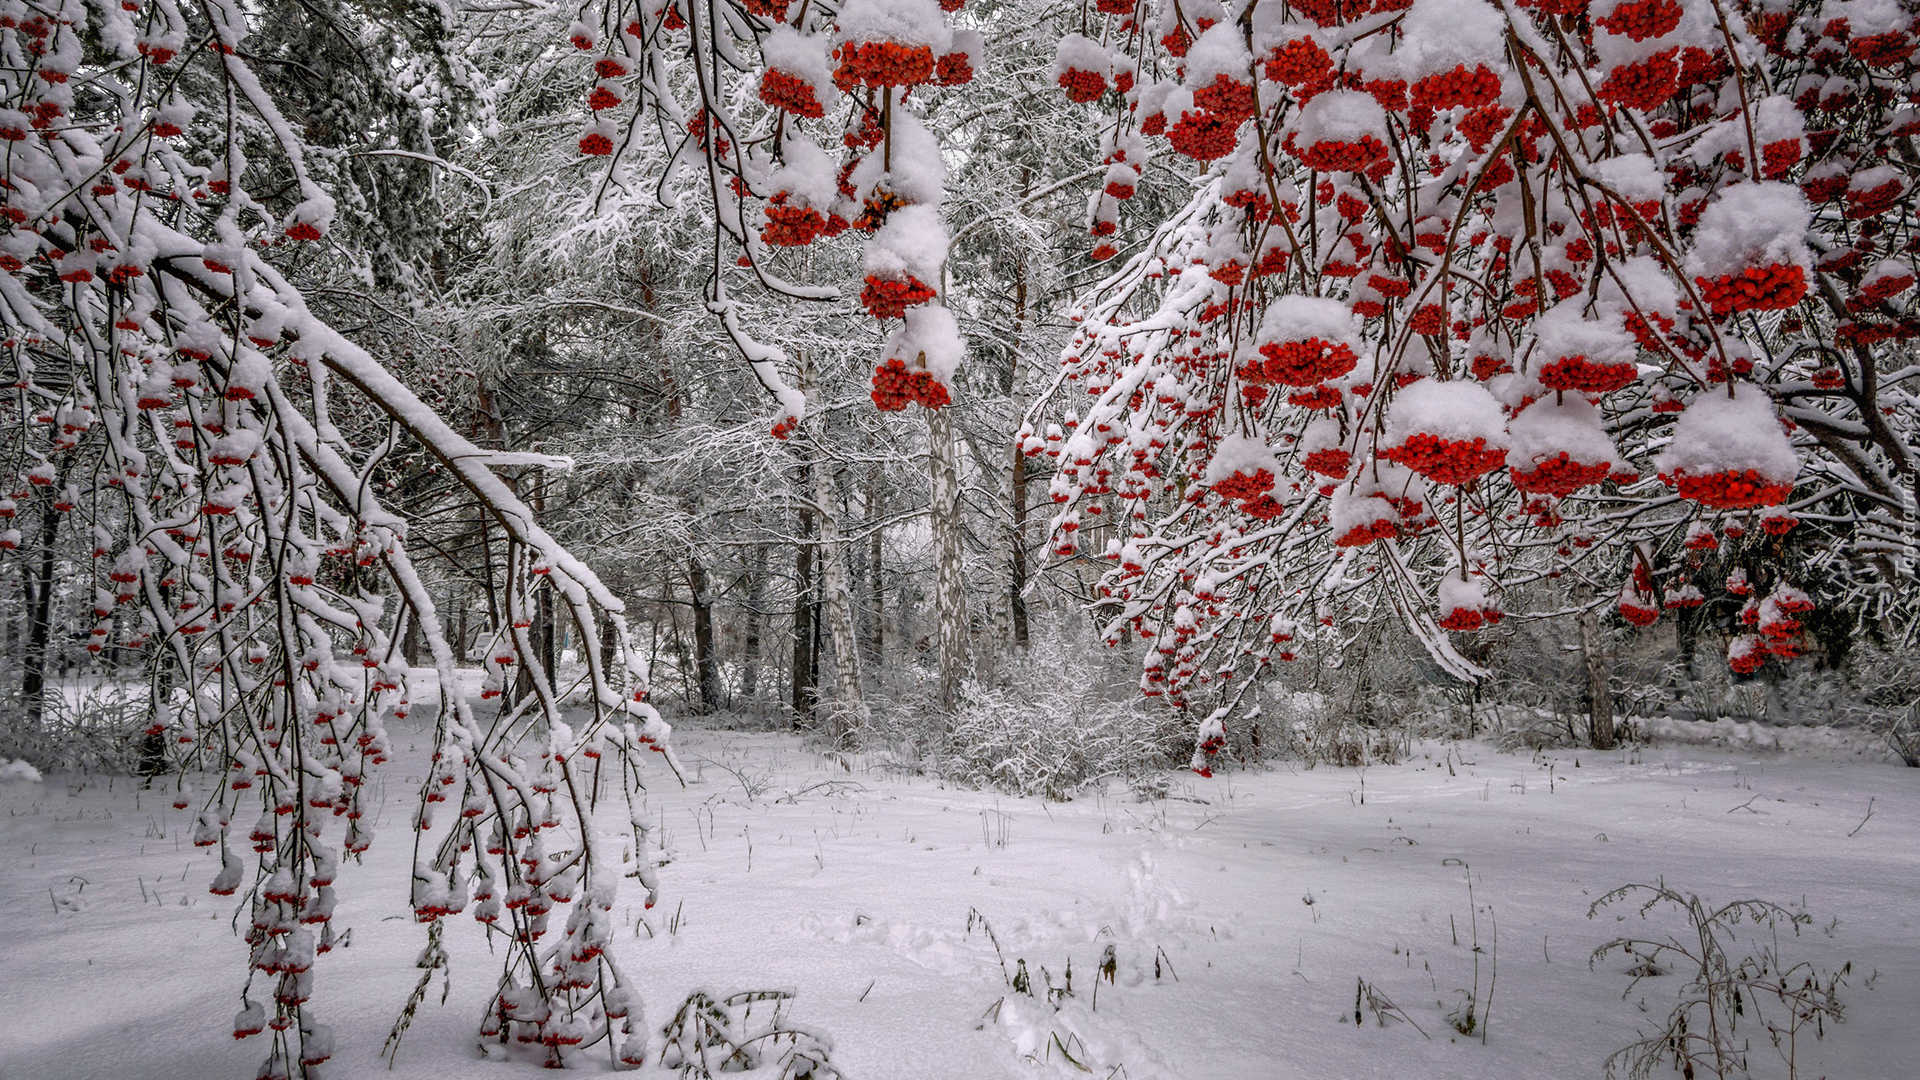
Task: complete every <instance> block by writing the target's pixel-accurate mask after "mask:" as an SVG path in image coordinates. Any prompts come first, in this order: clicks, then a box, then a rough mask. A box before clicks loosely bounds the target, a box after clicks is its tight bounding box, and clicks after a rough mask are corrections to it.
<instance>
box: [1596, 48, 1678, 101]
mask: <svg viewBox="0 0 1920 1080" xmlns="http://www.w3.org/2000/svg"><path fill="white" fill-rule="evenodd" d="M1679 54H1680V50H1679V49H1678V48H1673V49H1668V50H1666V51H1665V52H1658V53H1655V54H1653V55H1652V56H1649V57H1647V58H1646V59H1645V60H1641V61H1638V62H1635V63H1631V64H1621V65H1620V66H1619V67H1616V68H1614V69H1613V70H1611V71H1609V72H1607V77H1606V79H1605V80H1604V81H1602V82H1601V83H1600V89H1599V90H1598V91H1597V93H1598V94H1599V96H1600V98H1601V100H1603V101H1611V102H1613V103H1614V104H1616V105H1619V106H1621V107H1623V108H1628V109H1657V108H1659V107H1660V106H1661V105H1662V104H1664V103H1665V102H1666V100H1667V99H1668V98H1670V97H1672V96H1673V95H1674V93H1675V91H1677V90H1679V89H1680V61H1679V59H1678V57H1679Z"/></svg>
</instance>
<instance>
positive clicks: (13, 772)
mask: <svg viewBox="0 0 1920 1080" xmlns="http://www.w3.org/2000/svg"><path fill="white" fill-rule="evenodd" d="M8 781H17V782H19V783H23V784H37V783H39V782H40V770H39V769H36V768H34V767H33V766H32V765H29V764H27V763H26V762H24V761H21V760H19V759H17V758H16V759H14V760H13V761H9V762H6V763H5V764H0V784H3V783H6V782H8Z"/></svg>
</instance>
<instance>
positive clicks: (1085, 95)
mask: <svg viewBox="0 0 1920 1080" xmlns="http://www.w3.org/2000/svg"><path fill="white" fill-rule="evenodd" d="M1058 81H1059V84H1060V88H1061V89H1062V90H1065V91H1066V92H1067V100H1068V101H1072V102H1075V103H1079V104H1085V103H1086V102H1089V101H1092V100H1094V99H1095V98H1098V97H1099V96H1100V95H1101V94H1104V93H1106V92H1107V80H1106V78H1105V77H1103V76H1102V75H1101V74H1100V73H1099V72H1097V71H1081V70H1080V69H1079V68H1068V69H1067V70H1065V71H1063V72H1061V73H1060V78H1059V80H1058Z"/></svg>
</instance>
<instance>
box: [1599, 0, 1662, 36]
mask: <svg viewBox="0 0 1920 1080" xmlns="http://www.w3.org/2000/svg"><path fill="white" fill-rule="evenodd" d="M1593 22H1594V25H1596V26H1598V27H1600V28H1601V29H1603V30H1605V31H1606V32H1608V33H1610V34H1624V35H1625V36H1626V37H1627V40H1629V41H1646V40H1647V39H1649V38H1657V37H1665V36H1666V35H1668V34H1670V33H1672V32H1673V29H1674V27H1676V26H1679V25H1680V5H1679V3H1677V2H1676V0H1637V2H1635V3H1627V4H1620V5H1618V6H1616V7H1615V8H1614V9H1613V12H1612V13H1611V14H1607V15H1602V16H1600V17H1599V18H1597V19H1595V20H1593Z"/></svg>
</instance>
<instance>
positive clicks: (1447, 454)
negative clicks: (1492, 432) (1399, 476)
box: [1380, 431, 1507, 485]
mask: <svg viewBox="0 0 1920 1080" xmlns="http://www.w3.org/2000/svg"><path fill="white" fill-rule="evenodd" d="M1380 457H1382V458H1383V459H1385V460H1387V461H1396V462H1399V463H1400V464H1402V465H1405V466H1406V467H1407V468H1409V469H1412V470H1413V471H1414V472H1417V473H1419V474H1420V475H1421V476H1424V477H1426V478H1427V479H1429V480H1432V481H1435V482H1436V483H1441V484H1456V485H1458V484H1464V483H1466V482H1468V481H1469V480H1472V479H1473V478H1474V477H1476V476H1479V475H1481V474H1482V473H1485V472H1488V471H1489V470H1492V469H1497V468H1499V467H1500V466H1501V465H1504V464H1506V461H1507V452H1506V451H1505V450H1500V449H1489V448H1488V446H1487V440H1486V439H1484V438H1478V437H1476V438H1474V439H1473V440H1472V441H1471V442H1468V441H1465V440H1460V439H1443V438H1441V437H1439V436H1438V435H1430V434H1428V433H1427V432H1424V431H1420V432H1415V433H1414V434H1413V435H1411V436H1409V437H1408V438H1407V441H1406V442H1405V443H1404V444H1402V445H1400V446H1394V447H1388V448H1385V449H1382V450H1381V451H1380Z"/></svg>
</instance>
